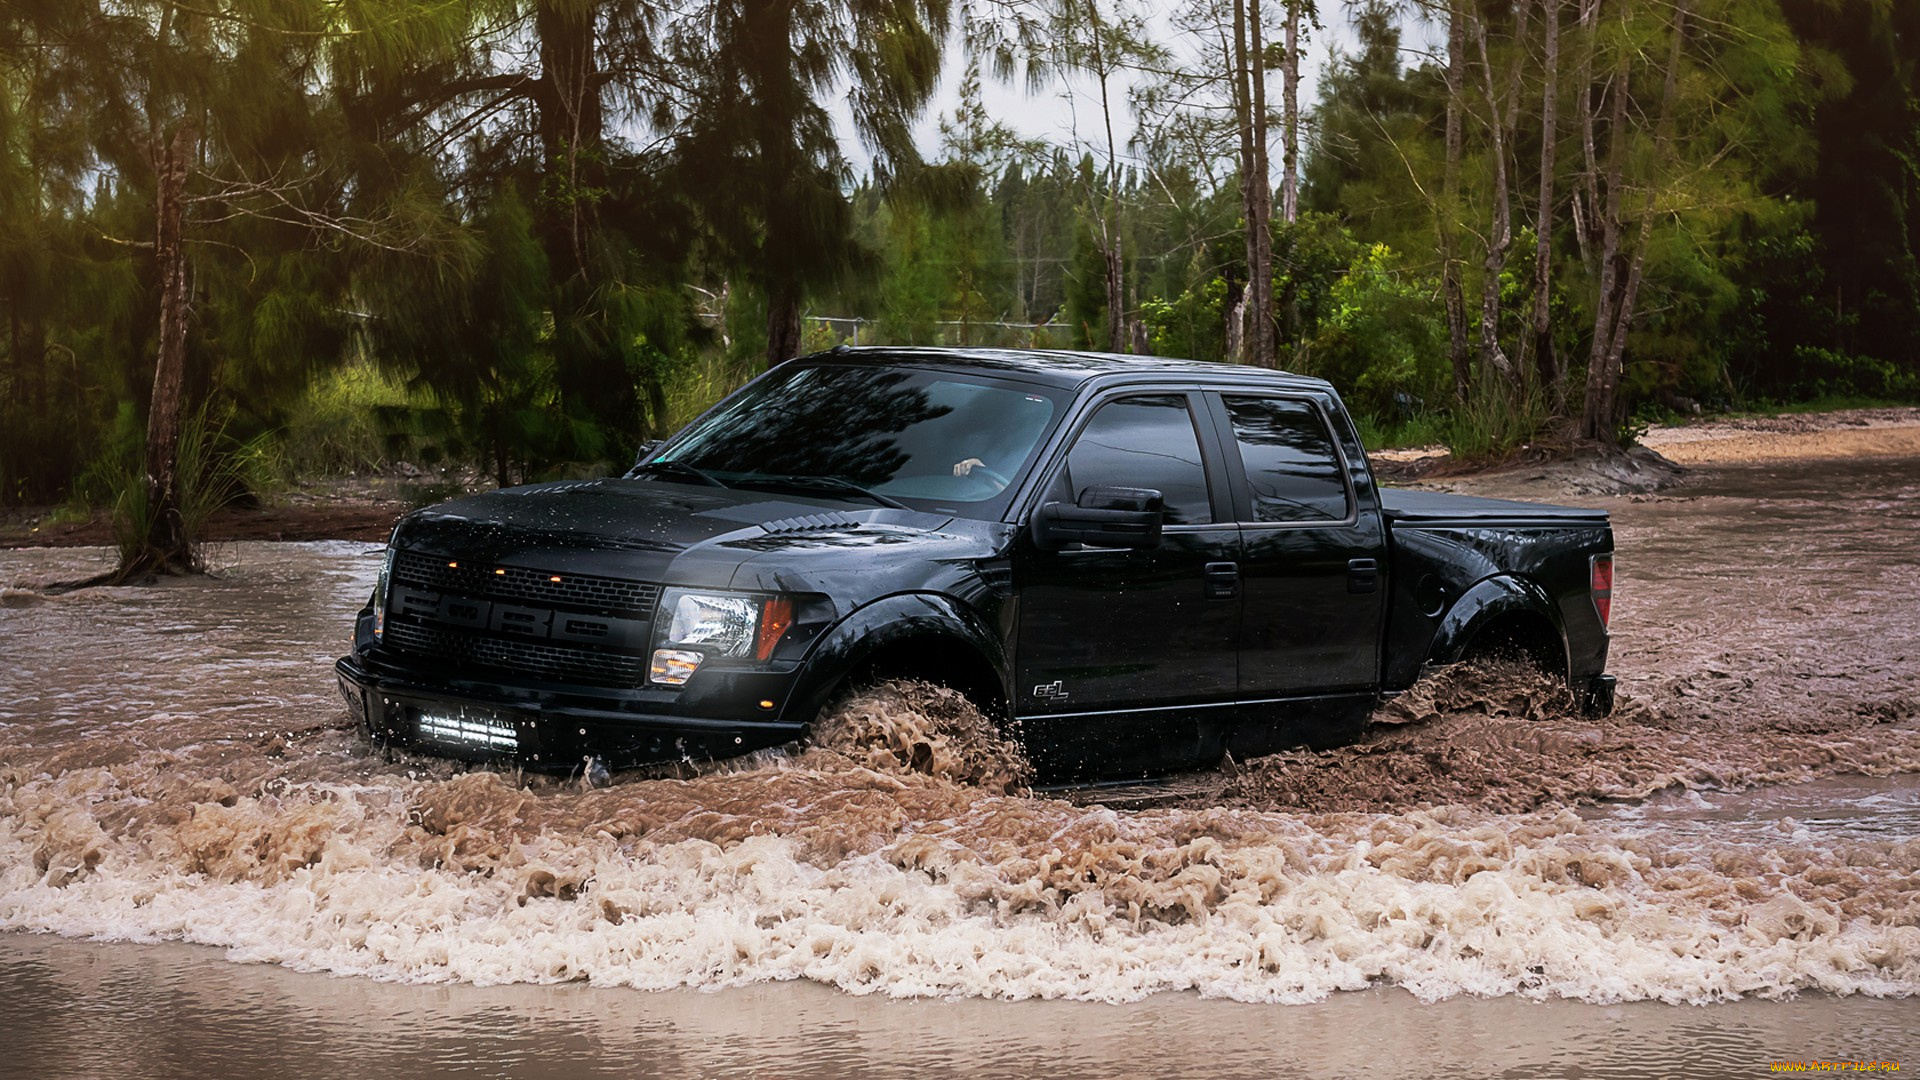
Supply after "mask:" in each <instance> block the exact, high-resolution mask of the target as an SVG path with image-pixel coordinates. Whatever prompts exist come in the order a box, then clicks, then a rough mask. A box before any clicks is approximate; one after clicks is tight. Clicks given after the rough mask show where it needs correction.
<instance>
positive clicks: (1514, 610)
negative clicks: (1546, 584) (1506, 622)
mask: <svg viewBox="0 0 1920 1080" xmlns="http://www.w3.org/2000/svg"><path fill="white" fill-rule="evenodd" d="M1513 614H1526V615H1537V616H1539V617H1540V618H1542V619H1545V620H1546V622H1547V625H1548V626H1551V627H1552V628H1553V633H1554V636H1555V637H1556V638H1557V639H1558V642H1559V645H1560V656H1561V662H1562V664H1563V665H1564V664H1565V663H1566V657H1567V656H1568V655H1569V650H1568V648H1567V628H1566V625H1565V623H1564V622H1563V620H1562V619H1561V618H1560V609H1559V607H1558V606H1557V605H1556V604H1554V602H1553V598H1552V597H1551V596H1548V595H1547V591H1546V590H1545V589H1543V588H1541V587H1540V586H1539V584H1537V583H1535V582H1533V581H1531V580H1528V579H1526V578H1520V577H1514V576H1512V575H1509V574H1496V575H1494V576H1493V577H1488V578H1482V579H1480V580H1479V581H1477V582H1475V583H1474V584H1473V586H1472V587H1471V588H1469V589H1468V590H1467V591H1466V592H1464V593H1461V594H1460V597H1459V599H1457V600H1455V601H1454V602H1453V605H1452V606H1451V607H1449V608H1448V609H1447V613H1446V614H1445V615H1444V616H1442V617H1441V619H1440V626H1439V628H1438V629H1436V630H1435V631H1434V634H1433V645H1432V647H1431V648H1430V649H1429V650H1428V652H1427V663H1428V664H1451V663H1454V662H1456V661H1458V660H1459V659H1460V658H1461V657H1462V656H1463V655H1465V653H1466V651H1467V648H1468V647H1469V646H1470V645H1472V644H1473V639H1474V637H1475V636H1476V635H1478V634H1479V633H1480V631H1481V630H1483V629H1485V628H1486V626H1487V624H1488V623H1490V622H1492V621H1493V620H1495V619H1498V618H1500V617H1502V616H1505V615H1513ZM1566 676H1567V673H1566V672H1565V671H1562V672H1560V677H1561V678H1566Z"/></svg>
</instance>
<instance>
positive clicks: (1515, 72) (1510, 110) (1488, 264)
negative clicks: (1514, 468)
mask: <svg viewBox="0 0 1920 1080" xmlns="http://www.w3.org/2000/svg"><path fill="white" fill-rule="evenodd" d="M1526 27H1527V4H1526V3H1525V2H1524V0H1523V2H1521V3H1519V4H1518V5H1516V7H1515V10H1514V34H1513V37H1514V41H1513V49H1514V55H1513V62H1512V64H1511V67H1510V70H1509V71H1508V75H1507V87H1506V92H1505V94H1504V95H1503V94H1502V93H1501V92H1500V91H1499V90H1497V89H1496V88H1495V86H1494V82H1493V58H1492V56H1491V55H1490V54H1489V53H1488V50H1487V24H1486V21H1485V20H1484V19H1482V18H1480V17H1479V16H1477V15H1476V16H1474V18H1473V34H1474V41H1475V44H1476V45H1477V46H1478V48H1479V53H1480V76H1481V85H1482V89H1483V90H1484V91H1485V93H1486V96H1487V121H1488V122H1487V128H1488V134H1489V136H1490V137H1491V139H1492V142H1493V217H1492V220H1491V221H1490V222H1489V223H1488V224H1489V228H1488V229H1487V257H1486V259H1485V261H1484V262H1482V263H1481V266H1482V268H1483V269H1484V270H1485V271H1486V273H1485V275H1484V276H1482V278H1481V279H1480V366H1481V368H1482V369H1483V371H1493V372H1498V373H1499V375H1500V376H1501V378H1503V379H1508V380H1511V379H1512V378H1513V374H1514V371H1513V364H1512V362H1511V361H1509V360H1508V359H1507V354H1506V350H1504V349H1502V348H1501V347H1500V275H1502V274H1504V273H1505V272H1506V269H1507V255H1508V253H1509V252H1510V251H1511V250H1512V249H1513V186H1512V182H1511V180H1510V176H1511V170H1510V169H1509V168H1508V163H1507V148H1508V147H1509V146H1511V145H1512V144H1513V133H1514V130H1515V129H1516V128H1517V127H1518V126H1519V120H1520V111H1519V104H1520V73H1521V67H1520V61H1521V59H1522V58H1523V57H1524V56H1525V55H1526V53H1525V42H1526V36H1527V33H1526Z"/></svg>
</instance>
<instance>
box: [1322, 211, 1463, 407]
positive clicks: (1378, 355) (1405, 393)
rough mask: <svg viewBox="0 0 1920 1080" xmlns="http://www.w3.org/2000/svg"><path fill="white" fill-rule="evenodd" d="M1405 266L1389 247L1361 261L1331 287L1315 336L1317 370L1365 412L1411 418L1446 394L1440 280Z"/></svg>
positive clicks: (1447, 375)
mask: <svg viewBox="0 0 1920 1080" xmlns="http://www.w3.org/2000/svg"><path fill="white" fill-rule="evenodd" d="M1403 262H1404V260H1403V259H1401V257H1400V256H1399V255H1397V254H1396V253H1395V252H1394V251H1393V250H1392V249H1391V248H1388V247H1387V246H1386V245H1385V244H1375V245H1373V246H1372V247H1371V248H1369V249H1367V250H1366V251H1365V252H1363V253H1362V254H1360V255H1359V256H1358V257H1356V258H1355V259H1354V261H1353V263H1352V264H1351V265H1349V266H1348V267H1347V272H1346V274H1345V275H1344V276H1343V277H1341V278H1340V279H1339V280H1338V281H1336V282H1335V283H1334V284H1333V287H1332V288H1331V290H1329V296H1328V304H1327V308H1328V310H1327V311H1326V312H1325V314H1324V316H1323V317H1322V318H1321V319H1320V320H1319V321H1320V330H1319V333H1318V334H1317V335H1316V336H1315V337H1314V339H1313V348H1312V355H1313V361H1314V367H1315V371H1316V373H1317V374H1320V375H1322V376H1324V377H1325V378H1328V379H1330V380H1332V381H1333V383H1334V384H1335V385H1336V386H1338V387H1340V388H1341V392H1342V394H1343V395H1345V397H1346V399H1347V401H1348V404H1349V407H1351V408H1352V409H1354V410H1355V411H1356V412H1359V413H1361V414H1371V415H1375V416H1407V415H1411V414H1412V413H1414V412H1416V411H1420V410H1424V409H1427V408H1431V407H1434V406H1437V405H1438V404H1439V403H1440V402H1442V401H1443V400H1444V399H1445V396H1446V394H1447V392H1448V381H1449V380H1450V379H1451V377H1452V374H1451V372H1450V370H1449V369H1448V367H1447V358H1446V357H1447V354H1446V338H1447V331H1446V324H1445V322H1444V318H1443V315H1442V312H1441V310H1440V301H1439V296H1438V283H1437V282H1436V281H1434V280H1433V279H1431V278H1422V277H1418V276H1416V275H1414V274H1411V273H1409V272H1407V271H1406V270H1405V269H1404V268H1403V265H1402V264H1403Z"/></svg>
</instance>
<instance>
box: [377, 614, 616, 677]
mask: <svg viewBox="0 0 1920 1080" xmlns="http://www.w3.org/2000/svg"><path fill="white" fill-rule="evenodd" d="M382 641H383V643H384V644H385V645H387V646H388V647H389V648H393V649H398V650H400V651H401V652H405V653H409V654H412V655H414V656H424V657H429V658H431V659H434V660H443V661H446V662H448V663H451V664H456V665H462V666H470V667H482V668H492V669H504V670H507V671H511V672H513V673H515V674H519V675H525V676H529V677H531V678H535V679H545V680H548V681H551V682H577V683H584V684H586V685H589V686H623V687H632V686H639V685H640V683H641V680H642V679H644V678H645V677H646V673H647V664H646V658H645V657H643V656H634V655H631V654H627V653H619V652H612V651H610V650H604V649H594V648H590V647H585V646H579V645H560V644H554V643H551V642H538V641H521V640H517V639H514V638H509V637H495V636H491V635H482V634H464V633H460V632H458V631H453V630H442V629H440V628H439V627H434V626H422V625H419V624H417V623H413V622H406V621H401V620H399V619H389V620H388V621H387V628H386V633H385V634H384V635H383V638H382Z"/></svg>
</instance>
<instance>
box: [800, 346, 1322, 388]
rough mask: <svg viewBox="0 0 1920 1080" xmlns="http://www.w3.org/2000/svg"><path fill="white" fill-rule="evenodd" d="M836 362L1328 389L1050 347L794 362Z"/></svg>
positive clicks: (903, 350)
mask: <svg viewBox="0 0 1920 1080" xmlns="http://www.w3.org/2000/svg"><path fill="white" fill-rule="evenodd" d="M838 361H858V362H868V361H872V362H894V363H907V364H913V365H915V366H918V367H934V368H945V369H950V370H954V371H993V372H1001V373H1006V374H1015V375H1022V376H1026V377H1029V378H1032V379H1036V380H1039V381H1042V382H1046V383H1050V384H1052V385H1055V386H1060V387H1064V388H1068V389H1078V388H1079V387H1081V386H1082V385H1084V384H1086V383H1089V382H1092V381H1094V380H1100V381H1103V382H1126V381H1131V380H1130V379H1129V377H1130V376H1131V377H1136V378H1140V379H1142V380H1143V381H1145V380H1164V379H1165V378H1166V377H1167V376H1169V375H1174V376H1180V377H1183V378H1191V379H1194V380H1196V381H1198V380H1206V381H1208V382H1216V383H1241V384H1244V385H1259V386H1267V387H1281V388H1285V389H1292V390H1328V389H1331V385H1330V384H1329V383H1328V382H1327V381H1326V380H1325V379H1316V378H1311V377H1309V376H1305V375H1294V374H1291V373H1289V372H1285V371H1274V370H1271V369H1269V368H1257V367H1251V366H1248V365H1245V364H1210V363H1205V362H1203V361H1199V360H1179V359H1174V358H1171V357H1164V356H1125V355H1121V354H1118V353H1097V352H1070V351H1066V350H1053V349H971V348H952V349H935V348H923V347H895V346H888V345H877V346H864V347H858V348H856V347H853V346H848V345H841V346H839V347H837V348H834V349H830V350H828V351H826V352H818V353H813V354H811V355H809V356H802V357H799V358H798V359H797V360H796V361H795V362H796V363H834V362H838Z"/></svg>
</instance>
